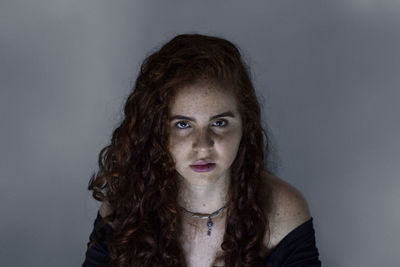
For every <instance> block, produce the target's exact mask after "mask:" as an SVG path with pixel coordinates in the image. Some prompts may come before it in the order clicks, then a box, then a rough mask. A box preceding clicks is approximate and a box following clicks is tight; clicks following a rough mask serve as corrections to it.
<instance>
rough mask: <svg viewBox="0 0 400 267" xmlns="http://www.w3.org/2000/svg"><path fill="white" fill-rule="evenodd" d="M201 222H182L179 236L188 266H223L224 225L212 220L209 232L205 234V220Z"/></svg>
mask: <svg viewBox="0 0 400 267" xmlns="http://www.w3.org/2000/svg"><path fill="white" fill-rule="evenodd" d="M202 222H203V223H201V222H200V223H192V222H190V221H187V222H186V223H184V224H183V225H182V226H183V231H182V234H181V236H180V243H181V245H182V248H183V251H184V254H185V258H186V262H187V264H188V266H189V267H210V266H224V264H223V263H224V261H223V258H222V257H221V255H222V248H221V244H222V242H223V238H224V233H225V225H224V222H223V221H214V225H213V227H212V230H211V234H210V235H207V231H208V227H207V225H206V223H207V221H206V220H203V221H202Z"/></svg>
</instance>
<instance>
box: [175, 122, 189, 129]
mask: <svg viewBox="0 0 400 267" xmlns="http://www.w3.org/2000/svg"><path fill="white" fill-rule="evenodd" d="M180 124H181V125H182V124H187V123H186V122H184V121H178V122H177V123H176V124H175V125H176V126H177V127H178V128H179V129H186V128H187V127H179V125H180Z"/></svg>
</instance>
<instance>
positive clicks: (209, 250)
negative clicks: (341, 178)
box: [83, 34, 321, 267]
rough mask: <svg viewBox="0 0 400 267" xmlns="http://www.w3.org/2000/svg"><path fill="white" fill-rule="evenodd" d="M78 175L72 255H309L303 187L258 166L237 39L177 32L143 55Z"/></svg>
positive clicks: (313, 260)
mask: <svg viewBox="0 0 400 267" xmlns="http://www.w3.org/2000/svg"><path fill="white" fill-rule="evenodd" d="M124 112H125V117H124V120H123V121H122V123H121V124H120V126H119V127H117V128H116V129H115V131H114V133H113V135H112V140H111V143H110V145H108V146H106V147H105V148H103V150H102V151H101V152H100V155H99V171H98V172H97V173H96V174H94V175H93V176H92V178H91V180H90V183H89V190H93V197H94V198H95V199H96V200H98V201H101V202H102V205H101V207H100V210H99V212H98V214H97V218H96V220H95V223H94V229H93V231H92V233H91V235H90V242H89V243H88V248H87V251H86V258H85V262H84V264H83V266H193V267H194V266H196V267H203V266H204V267H209V266H252V267H254V266H320V265H321V263H320V261H319V259H318V257H319V254H318V249H317V247H316V245H315V232H314V229H313V224H312V217H311V215H310V212H309V209H308V206H307V202H306V200H305V199H304V197H303V196H302V194H301V193H300V192H299V191H298V190H297V189H295V188H294V187H293V186H291V185H289V184H288V183H286V182H284V181H282V180H280V179H279V178H278V177H276V176H275V175H274V174H273V173H272V172H271V171H270V170H269V169H268V168H267V162H268V161H267V156H268V152H269V146H268V136H267V134H266V131H265V130H264V129H263V128H262V126H261V113H260V107H259V103H258V100H257V97H256V94H255V91H254V88H253V85H252V83H251V81H250V79H249V75H248V72H247V70H246V67H245V65H244V63H243V61H242V59H241V56H240V53H239V51H238V49H237V48H236V47H235V46H234V45H233V44H232V43H231V42H229V41H227V40H224V39H221V38H217V37H211V36H204V35H199V34H184V35H179V36H176V37H175V38H173V39H172V40H170V41H169V42H168V43H166V44H165V45H164V46H162V47H161V49H159V50H158V51H156V52H155V53H153V54H152V55H150V56H149V57H148V58H147V59H146V60H145V61H144V63H143V65H142V67H141V70H140V73H139V76H138V78H137V80H136V84H135V86H134V90H133V91H132V93H131V94H130V95H129V97H128V99H127V101H126V104H125V108H124Z"/></svg>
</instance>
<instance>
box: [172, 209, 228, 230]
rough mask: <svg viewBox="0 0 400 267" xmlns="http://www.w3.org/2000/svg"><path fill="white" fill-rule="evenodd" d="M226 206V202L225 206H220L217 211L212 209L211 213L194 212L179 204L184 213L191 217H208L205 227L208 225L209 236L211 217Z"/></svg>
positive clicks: (211, 224) (211, 225) (211, 223)
mask: <svg viewBox="0 0 400 267" xmlns="http://www.w3.org/2000/svg"><path fill="white" fill-rule="evenodd" d="M227 206H228V204H225V206H223V207H222V208H220V209H219V210H217V211H214V212H213V213H211V214H207V213H196V212H191V211H188V210H186V209H185V208H184V207H181V206H179V207H180V208H181V209H182V210H183V211H184V212H185V213H186V214H189V215H190V216H192V217H195V218H200V219H207V218H208V222H207V224H206V225H207V227H208V231H207V235H208V236H210V235H211V230H212V227H213V225H214V223H213V221H212V218H214V217H215V216H217V215H218V214H220V213H221V212H222V211H223V210H224V209H225V208H226V207H227Z"/></svg>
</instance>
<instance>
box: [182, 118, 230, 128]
mask: <svg viewBox="0 0 400 267" xmlns="http://www.w3.org/2000/svg"><path fill="white" fill-rule="evenodd" d="M219 121H223V122H224V123H225V124H224V125H223V126H217V127H220V128H223V127H225V126H226V125H228V121H227V120H218V121H216V122H219ZM182 122H183V123H186V124H188V123H187V122H185V121H178V122H177V123H175V126H176V127H177V128H178V129H180V130H185V129H186V128H187V127H186V128H179V127H178V126H177V125H178V124H179V123H182Z"/></svg>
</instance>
